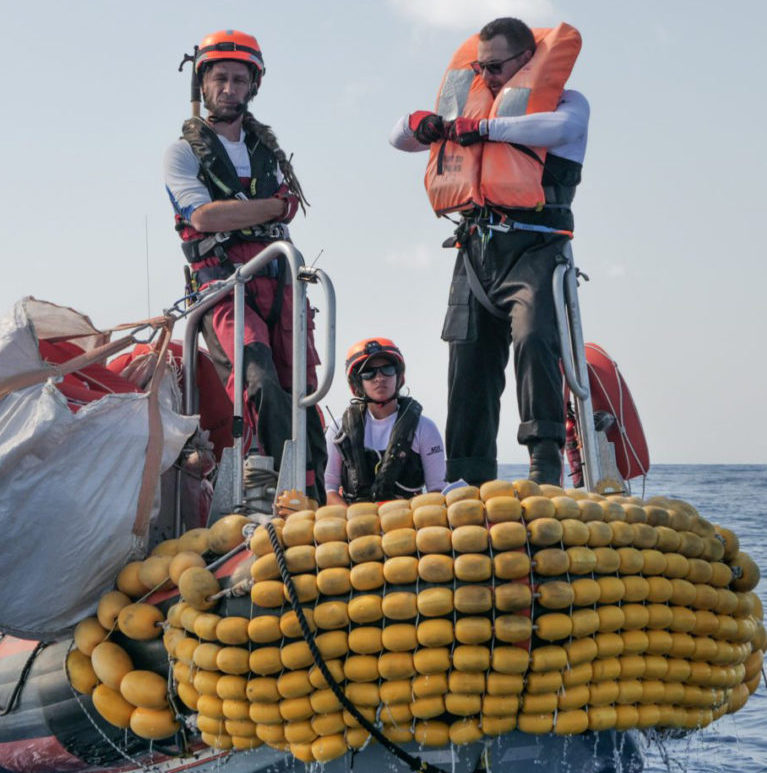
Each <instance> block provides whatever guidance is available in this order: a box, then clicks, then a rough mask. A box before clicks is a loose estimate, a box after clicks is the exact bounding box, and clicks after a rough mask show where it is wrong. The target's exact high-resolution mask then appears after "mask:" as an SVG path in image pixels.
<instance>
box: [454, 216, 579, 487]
mask: <svg viewBox="0 0 767 773" xmlns="http://www.w3.org/2000/svg"><path fill="white" fill-rule="evenodd" d="M566 241H567V237H565V236H559V235H551V234H538V233H532V232H529V231H511V232H509V233H501V232H498V231H492V230H481V229H476V230H474V232H473V233H471V235H469V236H468V237H466V238H464V239H463V246H462V247H461V249H460V250H459V253H458V257H457V259H456V264H455V270H454V273H453V281H452V284H451V287H450V299H449V302H448V310H447V314H446V316H445V324H444V328H443V331H442V338H443V340H445V341H447V342H448V343H449V345H450V360H449V367H448V413H447V427H446V433H445V445H446V450H447V457H448V459H447V480H448V481H453V480H457V479H459V478H463V479H464V480H466V481H467V482H469V483H471V484H477V483H481V482H483V481H486V480H492V479H494V478H496V477H497V474H498V461H497V445H496V438H497V435H498V423H499V416H500V407H501V394H502V393H503V390H504V387H505V385H506V379H505V375H504V371H505V368H506V365H507V364H508V361H509V347H510V345H511V344H512V342H513V345H514V374H515V378H516V384H517V404H518V407H519V415H520V419H521V424H520V427H519V432H518V434H517V440H518V441H519V443H521V444H523V445H526V444H528V443H530V442H531V441H535V440H546V439H552V440H556V441H557V442H558V443H559V444H560V445H563V444H564V441H565V416H564V400H563V396H562V376H561V371H560V367H559V356H560V354H559V337H558V334H557V328H556V319H555V314H554V300H553V293H552V286H551V283H552V275H553V272H554V268H555V266H556V265H557V263H558V262H559V261H560V260H561V259H562V258H561V255H562V249H563V246H564V244H565V243H566ZM464 253H466V254H467V255H468V258H469V260H470V261H471V265H472V266H473V267H474V269H475V272H476V274H477V277H478V279H479V280H480V282H481V284H482V286H483V288H484V290H485V292H486V294H487V296H488V298H489V300H490V301H492V304H493V305H494V306H496V307H497V308H498V309H500V310H501V311H503V312H504V314H505V315H506V316H505V318H503V319H499V318H497V317H496V316H493V315H492V314H491V313H490V312H489V311H487V310H486V309H485V308H484V306H482V305H481V304H480V302H479V301H478V300H477V298H476V297H475V296H474V294H473V293H472V292H471V289H470V287H469V282H468V278H467V274H466V268H465V266H464Z"/></svg>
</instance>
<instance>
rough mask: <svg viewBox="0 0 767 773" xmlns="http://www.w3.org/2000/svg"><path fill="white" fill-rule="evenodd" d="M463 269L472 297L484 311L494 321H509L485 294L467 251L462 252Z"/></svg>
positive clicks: (506, 315)
mask: <svg viewBox="0 0 767 773" xmlns="http://www.w3.org/2000/svg"><path fill="white" fill-rule="evenodd" d="M463 267H464V268H465V269H466V279H467V280H468V282H469V287H470V288H471V292H472V293H473V294H474V297H475V298H476V299H477V300H478V301H479V302H480V303H481V304H482V306H483V307H484V308H485V310H486V311H487V312H488V313H490V314H492V315H493V316H494V317H495V318H496V319H505V320H508V319H509V315H508V314H506V312H505V311H501V309H499V308H498V307H497V306H496V305H495V304H494V303H493V302H492V301H491V300H490V298H489V297H488V295H487V293H486V292H485V288H484V287H482V282H480V281H479V277H478V276H477V272H476V271H475V270H474V266H473V265H472V262H471V259H470V258H469V252H468V250H464V253H463Z"/></svg>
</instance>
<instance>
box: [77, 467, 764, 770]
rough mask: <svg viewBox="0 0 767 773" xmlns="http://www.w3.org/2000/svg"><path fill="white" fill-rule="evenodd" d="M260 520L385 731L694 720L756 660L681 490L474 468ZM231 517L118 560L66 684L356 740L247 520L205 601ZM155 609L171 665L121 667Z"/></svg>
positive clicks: (292, 734)
mask: <svg viewBox="0 0 767 773" xmlns="http://www.w3.org/2000/svg"><path fill="white" fill-rule="evenodd" d="M272 523H273V524H274V526H275V529H276V535H277V538H278V540H279V543H280V546H281V549H280V551H279V553H280V554H281V558H284V561H285V563H286V565H287V568H288V570H289V572H290V575H291V581H292V584H293V585H294V587H295V589H296V591H297V594H298V600H299V602H300V606H301V609H302V611H303V614H304V616H305V617H306V619H307V621H308V623H309V625H310V626H311V630H312V636H313V641H314V644H315V645H316V648H317V649H318V651H319V653H320V655H321V657H322V659H323V661H324V662H325V664H326V665H327V668H328V670H329V671H330V674H331V675H332V677H333V679H334V680H335V681H336V682H337V683H338V684H339V685H340V686H341V688H342V689H343V692H344V694H345V696H346V697H347V698H348V699H349V700H350V701H351V702H352V703H353V704H354V705H355V706H356V707H357V709H358V710H359V712H361V714H362V715H363V716H364V718H365V719H367V720H368V721H369V722H371V723H375V724H376V725H377V727H379V728H380V729H381V731H382V732H383V734H384V735H385V736H386V737H387V738H388V739H391V740H392V741H393V742H395V743H397V744H400V743H406V742H409V741H413V740H414V741H416V742H418V743H420V744H422V745H424V746H444V745H447V744H450V743H453V744H464V743H470V742H473V741H476V740H479V739H481V738H482V737H483V736H495V735H500V734H503V733H507V732H510V731H512V730H514V729H518V730H521V731H524V732H527V733H535V734H545V733H556V734H560V735H568V734H578V733H582V732H585V731H587V730H592V731H601V730H607V729H613V728H615V729H618V730H627V729H630V728H682V729H686V730H693V729H696V728H701V727H705V726H706V725H708V724H710V723H711V722H712V721H714V720H715V719H717V718H719V717H721V716H722V715H723V714H725V713H731V712H735V711H737V710H738V709H740V708H741V707H742V706H743V705H744V704H745V703H746V701H747V699H748V697H749V695H750V694H751V693H753V692H754V691H755V690H756V688H757V685H758V683H759V680H760V678H761V670H762V664H763V657H764V651H765V649H766V648H767V634H766V633H765V628H764V625H763V622H762V621H763V610H762V605H761V603H760V601H759V598H758V596H757V595H756V594H755V593H754V592H753V589H754V588H755V587H756V585H757V583H758V581H759V569H758V567H757V566H756V564H755V563H754V562H753V560H752V559H751V558H750V557H749V556H748V555H747V554H746V553H744V552H742V551H741V550H740V548H739V542H738V538H737V536H736V535H734V534H733V533H732V532H731V531H729V530H728V529H725V528H723V527H720V526H715V525H713V524H711V523H710V522H709V521H707V520H706V519H704V518H702V517H701V516H700V515H699V514H698V513H697V511H696V510H695V508H694V507H692V506H691V505H689V504H688V503H686V502H683V501H681V500H677V499H665V498H653V499H650V500H648V501H642V500H641V499H639V498H637V497H624V496H612V497H608V498H606V497H603V496H600V495H597V494H586V493H584V492H583V491H579V490H568V491H563V490H562V489H561V488H559V487H556V486H547V485H542V486H538V485H537V484H535V483H531V482H530V481H515V482H514V483H509V482H505V481H492V482H488V483H485V484H484V485H483V486H481V487H480V488H476V487H473V486H467V487H463V488H459V489H455V490H453V491H451V492H449V493H448V494H447V495H446V496H444V497H443V496H442V495H441V494H433V493H432V494H424V495H421V496H418V497H415V498H413V499H411V500H398V501H392V502H387V503H384V504H381V505H376V504H374V503H357V504H353V505H351V506H349V507H348V508H345V507H343V506H326V507H321V508H319V509H317V510H316V511H314V510H301V511H298V512H294V513H292V514H290V515H289V516H288V517H287V518H285V519H282V518H276V519H274V520H273V521H272ZM247 524H248V519H247V518H245V517H244V516H239V515H233V516H227V517H226V518H224V519H222V521H220V522H218V523H217V524H215V525H214V526H213V527H212V528H211V529H210V530H206V529H196V530H193V531H192V532H188V533H187V534H185V535H184V536H182V537H181V538H180V539H179V540H170V541H167V542H165V543H161V545H159V546H158V547H157V548H156V549H155V551H154V555H153V556H150V557H149V558H147V559H146V560H145V561H143V562H134V563H132V564H130V565H128V566H127V567H126V568H125V569H124V570H123V572H122V573H121V574H120V577H119V578H118V582H117V586H118V590H117V591H115V592H113V593H111V594H107V596H105V597H104V599H102V602H101V604H100V605H99V610H98V613H97V617H96V618H88V619H87V620H85V621H83V622H82V623H81V624H80V625H79V626H78V629H77V631H76V633H75V639H74V643H75V648H74V649H73V650H72V651H71V652H70V655H69V657H68V663H67V665H68V672H69V676H70V679H71V683H72V685H73V686H74V687H75V688H76V689H77V690H79V691H80V692H82V693H87V694H90V695H91V696H92V699H93V704H94V706H95V707H96V709H97V710H98V711H99V712H100V713H101V715H102V716H103V717H105V718H106V719H107V720H108V721H109V722H111V723H112V724H114V725H116V726H118V727H124V728H130V729H131V730H132V731H133V732H134V733H135V734H137V735H139V736H141V737H143V738H150V739H159V738H163V737H166V736H170V735H172V734H173V733H174V732H175V731H176V730H178V728H179V727H180V724H181V721H183V720H184V719H185V715H187V716H186V719H188V718H189V717H188V715H190V714H192V715H196V717H195V723H196V728H197V730H198V731H199V732H200V733H201V737H202V740H203V741H204V742H205V743H206V744H208V745H210V746H213V747H216V748H221V749H230V748H234V749H253V748H257V747H258V746H260V745H262V744H267V745H269V746H271V747H274V748H276V749H281V750H285V751H289V752H290V753H292V754H293V755H294V756H295V757H297V758H298V759H300V760H303V761H305V762H311V761H321V762H324V761H329V760H332V759H335V758H337V757H339V756H341V755H343V754H344V753H345V752H346V751H347V750H349V749H359V748H361V747H362V746H364V745H365V744H366V743H367V742H368V739H369V732H368V730H367V729H365V728H364V727H362V726H361V725H360V722H359V721H358V720H357V719H356V718H355V717H354V716H353V715H352V713H351V712H349V711H346V710H344V708H343V706H342V704H341V702H340V701H339V699H338V697H337V695H336V694H335V693H334V691H333V690H332V689H331V686H330V685H329V684H328V682H327V680H326V679H325V677H324V676H323V675H322V673H321V671H320V670H319V669H318V667H317V665H316V663H315V660H314V658H313V656H312V652H311V650H310V647H309V645H308V644H307V641H305V639H304V637H303V636H302V633H301V628H300V625H299V620H298V618H297V615H296V611H295V609H294V608H292V607H291V605H290V603H289V601H288V594H287V592H286V587H285V586H284V584H283V582H282V576H281V574H280V562H279V561H278V556H277V555H275V553H274V550H273V543H272V541H271V540H270V538H269V534H268V532H267V529H266V528H265V527H264V526H259V527H258V528H256V529H255V531H254V532H253V533H252V536H251V537H250V538H249V547H250V550H251V553H252V555H251V556H250V558H249V560H248V562H247V563H246V562H244V561H242V562H241V563H240V568H239V570H238V572H236V574H235V577H234V578H233V579H236V578H237V575H240V578H241V577H243V576H244V577H245V578H246V580H245V582H246V583H248V580H247V578H248V576H249V577H250V579H251V580H252V582H250V583H248V584H250V585H251V588H250V597H249V598H248V597H247V596H246V597H244V598H241V599H240V600H239V607H237V606H236V604H233V602H232V599H229V600H228V601H227V602H224V601H218V600H217V599H216V598H214V597H215V596H216V595H217V591H218V590H219V586H220V584H221V583H220V582H219V579H218V578H217V577H216V576H215V575H214V573H213V572H211V571H209V570H208V569H207V568H205V567H204V563H205V561H204V559H203V558H202V556H201V554H202V553H203V552H204V551H206V550H208V549H210V548H213V549H214V550H215V551H216V552H220V553H223V552H226V551H227V550H230V549H231V548H232V547H235V546H236V545H237V544H238V542H241V541H242V536H241V532H242V528H243V526H246V525H247ZM249 528H251V529H252V528H253V527H252V526H250V527H249ZM248 566H249V571H246V570H248ZM230 573H231V571H230ZM166 582H167V584H168V585H172V584H173V583H176V584H177V585H178V588H179V592H180V595H181V600H179V601H177V602H176V603H174V604H173V605H172V606H170V607H169V608H167V614H163V612H162V611H161V608H162V607H163V604H162V599H163V598H165V599H167V597H168V596H169V595H172V591H170V592H166V593H165V596H160V597H153V599H152V600H153V601H154V602H155V603H153V604H148V603H144V602H135V601H132V600H131V599H132V598H133V599H136V598H138V597H141V596H142V595H143V594H145V593H146V592H147V590H148V589H149V588H151V587H154V586H155V585H157V584H160V583H166ZM242 584H243V583H242V581H241V582H240V585H242ZM233 609H236V611H237V614H232V613H231V612H232V610H233ZM217 612H222V613H223V614H218V613H217ZM159 626H162V631H163V633H162V640H163V643H164V647H165V651H166V652H167V658H168V660H167V662H157V663H155V664H154V666H155V667H153V668H151V670H146V668H147V667H146V666H144V667H143V668H137V667H136V666H135V665H134V662H133V660H132V658H131V656H130V655H129V652H128V651H129V650H130V647H129V646H128V645H129V644H130V643H131V640H133V642H134V643H135V641H137V640H138V641H144V640H147V639H151V638H157V637H159V636H160V632H161V628H160V627H159ZM111 631H114V633H110V632H111ZM118 641H122V642H123V645H122V646H121V644H119V643H117V642H118ZM163 660H164V659H163ZM169 674H170V676H171V677H172V678H170V679H169V678H168V676H169ZM169 685H172V690H169V688H168V686H169Z"/></svg>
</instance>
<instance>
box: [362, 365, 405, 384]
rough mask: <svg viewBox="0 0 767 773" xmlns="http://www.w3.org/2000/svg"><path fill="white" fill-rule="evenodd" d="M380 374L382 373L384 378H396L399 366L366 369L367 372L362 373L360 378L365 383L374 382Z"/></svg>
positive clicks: (377, 366) (380, 366) (378, 366)
mask: <svg viewBox="0 0 767 773" xmlns="http://www.w3.org/2000/svg"><path fill="white" fill-rule="evenodd" d="M378 373H380V374H381V375H382V376H396V375H397V366H396V365H376V366H375V367H372V368H365V370H361V371H360V378H361V379H362V380H363V381H372V380H373V379H374V378H375V377H376V375H377V374H378Z"/></svg>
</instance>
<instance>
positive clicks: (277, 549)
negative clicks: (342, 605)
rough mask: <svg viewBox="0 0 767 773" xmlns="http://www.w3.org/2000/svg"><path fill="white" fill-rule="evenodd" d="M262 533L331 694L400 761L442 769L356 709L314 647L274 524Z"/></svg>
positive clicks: (424, 769) (432, 771)
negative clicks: (399, 741)
mask: <svg viewBox="0 0 767 773" xmlns="http://www.w3.org/2000/svg"><path fill="white" fill-rule="evenodd" d="M266 533H267V534H268V535H269V541H270V542H271V543H272V549H273V550H274V555H275V556H276V557H277V566H278V567H279V569H280V575H281V576H282V581H283V583H285V587H286V588H287V589H288V596H289V597H290V605H291V606H292V607H293V611H294V612H295V613H296V617H297V618H298V623H299V625H300V626H301V633H302V634H303V637H304V640H305V641H306V643H307V645H308V647H309V651H310V652H311V653H312V657H313V658H314V662H315V664H316V665H317V668H319V670H320V672H321V673H322V676H324V677H325V681H326V682H327V683H328V685H329V687H330V689H331V690H332V691H333V694H334V695H335V696H336V698H338V700H339V701H340V703H341V705H342V706H343V707H344V708H345V709H346V710H347V711H348V712H349V713H350V714H351V715H352V716H353V717H354V718H355V719H356V720H357V721H358V722H359V723H360V725H362V727H364V728H365V730H367V731H368V732H369V733H370V734H371V735H372V736H373V737H374V738H375V739H376V741H378V743H380V744H381V745H382V746H383V747H384V748H385V749H386V750H387V751H388V752H390V753H391V754H393V755H394V756H395V757H398V758H399V759H400V760H402V762H404V763H405V764H406V765H407V766H408V767H409V768H410V769H411V770H416V771H420V772H421V773H444V771H443V770H442V769H441V768H438V767H436V766H435V765H432V764H431V763H429V762H426V760H422V759H421V758H420V757H415V756H414V755H412V754H410V753H408V752H406V751H405V750H404V749H403V748H402V747H400V746H398V745H397V744H396V743H394V742H393V741H392V740H390V739H389V738H387V737H386V736H385V735H384V734H383V733H382V732H381V731H380V730H379V729H378V728H377V727H376V726H375V725H374V724H373V723H372V722H370V721H369V720H368V719H367V717H366V716H365V715H364V714H362V713H361V712H360V710H359V709H358V708H357V707H356V706H355V705H354V704H353V703H352V702H351V701H350V700H349V699H348V698H347V697H346V695H345V694H344V691H343V690H342V689H341V686H340V685H339V684H338V682H336V680H335V679H334V678H333V675H332V674H331V673H330V669H329V668H328V667H327V665H326V663H325V661H324V660H323V658H322V654H321V653H320V651H319V650H318V649H317V645H316V644H315V643H314V635H313V634H312V632H311V631H310V630H309V623H307V622H306V617H305V615H304V610H303V609H302V608H301V603H300V602H299V600H298V593H297V592H296V586H295V585H293V580H292V578H291V575H290V570H289V569H288V565H287V563H286V561H285V554H284V553H283V551H282V546H281V545H280V540H279V537H278V536H277V531H276V529H275V528H274V524H273V523H272V522H271V521H269V522H268V523H267V524H266Z"/></svg>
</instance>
